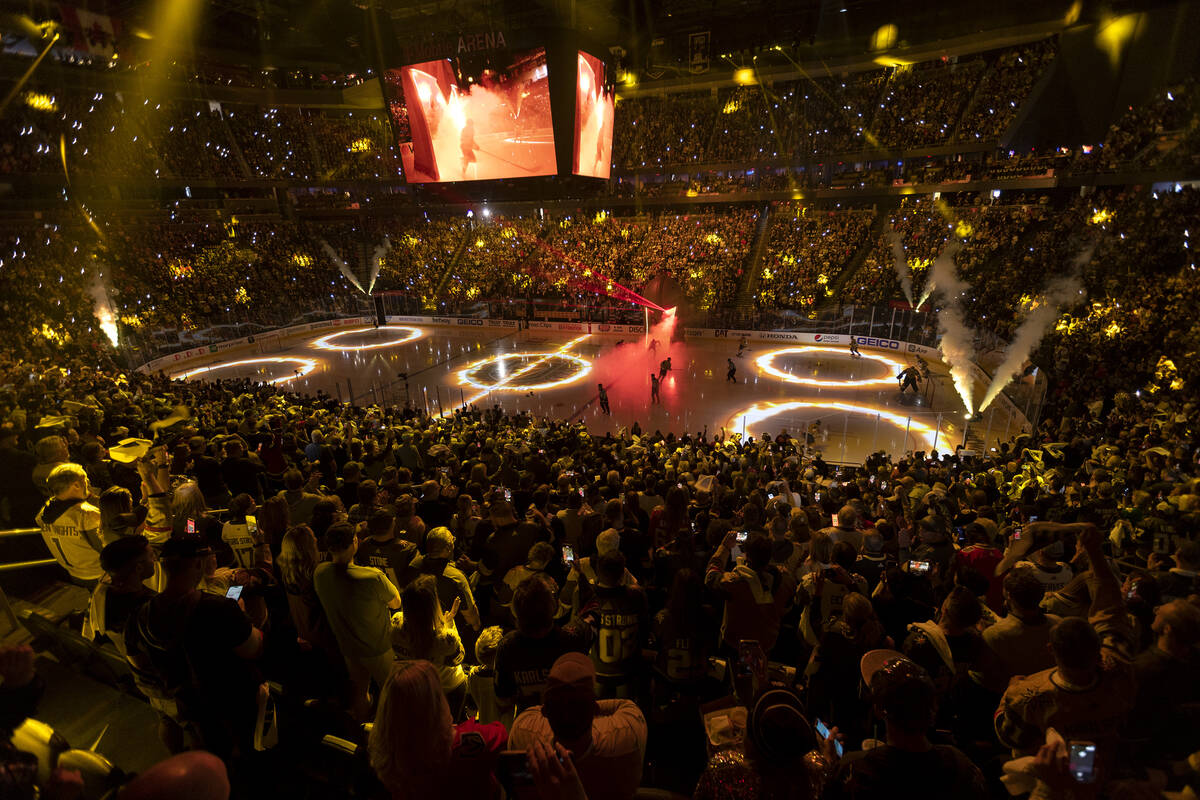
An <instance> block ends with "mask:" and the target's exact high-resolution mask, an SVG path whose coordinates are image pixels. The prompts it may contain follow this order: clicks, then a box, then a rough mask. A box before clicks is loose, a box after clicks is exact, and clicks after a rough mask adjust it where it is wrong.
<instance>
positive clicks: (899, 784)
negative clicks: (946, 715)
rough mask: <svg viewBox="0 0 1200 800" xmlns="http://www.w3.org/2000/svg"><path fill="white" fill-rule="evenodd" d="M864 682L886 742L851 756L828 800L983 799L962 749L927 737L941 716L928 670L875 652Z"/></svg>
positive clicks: (865, 666)
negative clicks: (933, 741)
mask: <svg viewBox="0 0 1200 800" xmlns="http://www.w3.org/2000/svg"><path fill="white" fill-rule="evenodd" d="M862 673H863V680H865V681H866V683H867V685H868V686H869V687H870V690H871V699H872V702H873V703H874V704H875V712H876V714H877V715H878V716H880V717H881V718H882V719H883V721H884V724H885V726H886V730H887V741H886V743H885V744H882V745H880V746H878V747H876V748H874V749H873V750H868V751H865V752H858V753H848V754H847V755H846V757H845V758H843V759H841V762H840V763H839V764H838V768H837V773H836V775H835V776H834V778H833V780H831V781H830V782H829V784H828V785H827V786H826V787H825V794H824V797H825V798H826V800H843V798H844V799H845V800H909V799H910V798H911V800H983V798H986V797H987V791H986V789H985V788H984V782H983V774H982V773H981V772H980V771H979V768H978V767H976V766H975V765H974V764H972V763H971V761H970V760H969V759H968V758H967V757H966V756H965V755H963V754H962V752H960V751H959V750H958V749H957V748H954V747H950V746H948V745H935V744H933V743H932V742H931V741H929V737H928V735H927V733H928V731H929V729H930V728H931V727H932V726H933V721H934V718H935V716H936V714H937V700H936V697H937V693H936V690H935V689H934V686H933V681H931V680H930V679H929V676H928V675H927V674H926V673H925V670H923V669H921V668H920V667H919V666H917V665H916V664H914V663H913V662H912V661H909V660H908V659H907V658H905V657H904V656H902V655H901V654H900V653H897V652H895V651H894V650H872V651H871V652H870V653H867V655H866V656H864V657H863V660H862Z"/></svg>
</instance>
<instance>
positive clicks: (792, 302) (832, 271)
mask: <svg viewBox="0 0 1200 800" xmlns="http://www.w3.org/2000/svg"><path fill="white" fill-rule="evenodd" d="M873 218H874V215H873V214H872V213H871V212H870V211H828V210H821V209H818V208H815V207H811V206H806V205H802V204H799V203H788V204H784V205H781V206H780V207H778V208H776V209H774V210H773V211H772V213H771V223H770V228H769V230H768V237H769V238H768V239H767V246H766V252H765V254H764V257H763V263H762V275H761V276H760V277H759V280H758V288H757V290H756V291H755V292H754V299H755V303H757V305H758V307H759V308H760V309H763V310H769V309H778V308H791V309H805V308H807V309H809V310H811V309H812V308H813V307H815V306H816V305H817V304H823V303H824V302H825V301H826V299H827V298H828V297H830V296H831V295H832V294H833V289H834V286H835V285H836V284H837V283H838V279H839V278H841V276H842V270H843V269H845V268H846V267H847V266H848V265H849V263H850V261H851V259H852V258H853V257H854V255H855V253H857V252H858V250H859V248H860V247H861V246H862V244H863V242H864V240H865V239H866V236H867V231H868V229H869V228H870V226H871V221H872V219H873Z"/></svg>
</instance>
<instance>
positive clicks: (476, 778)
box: [367, 661, 508, 800]
mask: <svg viewBox="0 0 1200 800" xmlns="http://www.w3.org/2000/svg"><path fill="white" fill-rule="evenodd" d="M507 739H508V735H507V733H506V732H505V730H504V726H503V725H501V724H500V723H499V722H491V723H487V724H480V723H478V722H476V721H475V720H470V719H468V720H466V721H464V722H461V723H459V724H458V725H455V724H454V718H453V716H452V715H451V712H450V706H449V704H448V703H447V702H446V696H445V695H444V694H442V691H441V681H440V680H439V679H438V673H437V670H436V669H435V668H434V666H433V665H432V664H430V663H429V662H428V661H401V662H399V663H397V664H396V667H395V670H394V671H392V672H391V673H390V675H389V676H388V678H387V679H386V680H385V681H384V683H383V691H382V693H381V694H380V697H379V710H378V711H377V712H376V714H375V724H374V726H373V727H372V728H371V734H370V737H369V739H368V743H367V749H368V753H369V755H370V760H371V766H372V767H373V768H374V769H375V774H376V775H378V776H379V780H380V781H382V783H383V785H384V787H386V788H387V790H388V791H389V792H390V793H391V795H392V798H393V799H394V800H408V798H441V799H442V800H458V799H459V798H468V797H469V798H477V800H499V797H500V784H499V782H498V781H497V780H496V776H495V769H496V761H497V759H498V757H499V754H500V751H501V750H503V749H504V745H505V742H506V741H507Z"/></svg>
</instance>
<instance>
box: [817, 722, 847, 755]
mask: <svg viewBox="0 0 1200 800" xmlns="http://www.w3.org/2000/svg"><path fill="white" fill-rule="evenodd" d="M817 733H819V734H820V735H821V738H822V739H828V738H829V726H828V725H826V724H825V723H824V722H822V721H821V720H819V719H818V720H817ZM833 746H834V748H835V749H836V750H837V754H838V758H841V757H842V754H843V753H844V752H845V749H844V748H843V747H842V743H841V742H839V741H838V740H837V739H834V740H833Z"/></svg>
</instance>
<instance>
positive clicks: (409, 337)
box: [312, 325, 425, 353]
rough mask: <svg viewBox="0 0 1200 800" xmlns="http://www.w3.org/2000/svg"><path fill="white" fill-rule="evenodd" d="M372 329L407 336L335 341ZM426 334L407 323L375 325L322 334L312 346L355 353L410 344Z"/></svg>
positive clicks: (319, 348)
mask: <svg viewBox="0 0 1200 800" xmlns="http://www.w3.org/2000/svg"><path fill="white" fill-rule="evenodd" d="M371 331H376V332H380V333H381V332H384V331H386V332H388V333H392V332H397V333H398V332H404V334H405V336H404V338H398V339H393V340H392V341H388V342H380V343H378V344H363V345H357V346H356V345H350V344H348V345H338V344H334V343H333V342H334V341H335V340H337V339H339V338H341V337H343V336H352V335H354V334H358V333H369V332H371ZM424 335H425V331H423V330H421V329H420V328H410V327H408V326H407V325H399V326H381V327H378V328H374V327H371V328H355V329H353V330H349V331H338V332H337V333H331V334H329V335H327V336H322V337H321V338H320V339H315V340H314V341H313V342H312V346H313V347H315V348H317V349H318V350H334V351H338V352H347V353H353V352H358V351H360V350H380V349H383V348H385V347H399V346H400V345H402V344H408V343H409V342H415V341H416V340H417V339H420V338H421V337H422V336H424Z"/></svg>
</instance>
